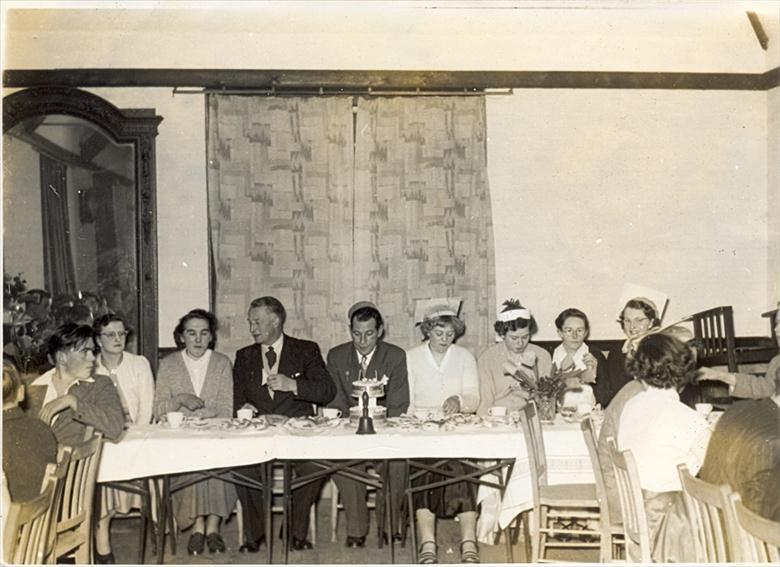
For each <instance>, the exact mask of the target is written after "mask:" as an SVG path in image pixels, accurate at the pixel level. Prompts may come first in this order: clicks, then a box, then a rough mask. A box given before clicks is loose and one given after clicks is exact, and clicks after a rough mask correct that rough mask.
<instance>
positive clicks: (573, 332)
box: [562, 328, 588, 337]
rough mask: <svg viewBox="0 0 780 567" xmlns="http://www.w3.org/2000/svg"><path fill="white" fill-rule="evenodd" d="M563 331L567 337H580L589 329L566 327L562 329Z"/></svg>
mask: <svg viewBox="0 0 780 567" xmlns="http://www.w3.org/2000/svg"><path fill="white" fill-rule="evenodd" d="M562 332H563V334H564V335H566V336H567V337H579V336H582V335H584V334H585V333H587V332H588V330H587V329H585V328H579V329H570V328H564V329H562Z"/></svg>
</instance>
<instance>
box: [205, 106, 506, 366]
mask: <svg viewBox="0 0 780 567" xmlns="http://www.w3.org/2000/svg"><path fill="white" fill-rule="evenodd" d="M352 103H353V101H352V98H351V97H284V98H282V97H279V98H270V97H244V96H235V95H209V97H208V188H209V223H210V231H211V234H210V245H211V253H212V270H213V278H212V280H211V281H212V295H213V309H214V310H215V312H216V314H217V316H218V318H219V320H220V331H219V345H218V348H219V349H220V350H221V351H223V352H226V353H228V354H230V355H232V354H233V353H234V352H235V350H237V349H238V348H240V347H242V346H244V345H246V344H248V343H249V342H250V341H251V337H250V335H249V331H248V327H247V323H246V311H247V307H248V305H249V303H250V302H251V300H252V299H254V298H255V297H259V296H261V295H274V296H275V297H277V298H278V299H280V300H281V301H282V303H283V304H284V305H285V307H286V308H287V310H288V319H287V324H286V326H285V328H286V331H287V332H288V333H289V334H292V335H293V336H300V337H305V338H309V339H312V340H315V341H317V342H318V343H319V344H320V346H321V348H322V350H323V353H324V352H325V351H327V349H329V348H331V347H332V346H334V345H336V344H339V343H342V342H345V341H347V340H349V333H348V326H347V320H346V311H347V309H348V308H349V306H350V305H351V304H352V303H354V302H356V301H358V300H362V299H368V300H371V301H374V302H375V303H376V304H377V305H378V306H379V308H380V310H381V311H382V314H383V315H384V317H385V320H386V331H387V338H388V340H389V341H390V342H393V343H395V344H398V345H399V346H401V347H404V348H408V347H411V346H414V345H415V344H417V343H418V342H419V340H420V335H419V331H418V330H417V329H416V328H415V326H414V321H413V313H414V301H415V300H416V299H421V298H429V297H442V296H444V297H453V296H458V297H462V298H463V300H464V302H463V308H462V310H461V315H462V317H463V319H464V320H465V322H466V324H467V332H466V335H465V336H464V337H463V338H462V339H461V341H460V344H461V345H463V346H465V347H467V348H470V349H471V350H472V352H474V354H475V355H476V354H478V353H479V351H480V350H481V349H482V348H483V347H484V346H485V345H488V344H490V343H491V342H492V340H493V337H494V335H493V332H492V324H493V321H494V318H495V264H494V252H493V233H492V221H491V209H490V194H489V189H488V183H487V164H486V151H485V101H484V98H481V97H420V98H412V97H399V98H375V99H362V98H361V99H359V101H358V107H357V115H356V117H355V118H354V120H355V122H353V109H352ZM353 127H354V132H356V140H355V143H354V144H353ZM353 151H354V153H353Z"/></svg>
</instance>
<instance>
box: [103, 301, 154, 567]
mask: <svg viewBox="0 0 780 567" xmlns="http://www.w3.org/2000/svg"><path fill="white" fill-rule="evenodd" d="M93 330H94V333H95V344H96V345H97V346H98V348H99V349H100V353H99V354H98V355H97V357H96V360H95V374H99V375H103V376H109V377H110V378H111V380H112V381H113V382H114V385H115V386H116V389H117V390H118V391H119V397H120V399H121V401H122V409H123V410H124V413H125V422H126V424H128V425H131V426H132V425H133V424H137V425H145V424H148V423H150V422H151V421H152V403H153V402H154V378H153V377H152V369H151V367H150V366H149V361H148V360H146V358H145V357H143V356H140V355H137V354H133V353H130V352H126V351H125V346H126V345H127V339H128V337H129V336H130V328H129V327H128V325H127V323H126V322H125V320H124V318H123V317H122V316H121V315H116V314H108V315H103V316H101V317H99V318H98V320H97V321H95V324H94V326H93ZM140 505H141V497H140V496H139V495H137V494H132V493H130V492H125V491H120V490H114V489H110V488H105V489H103V490H102V501H101V510H102V512H101V514H100V520H99V521H98V524H97V530H96V531H95V547H96V549H95V562H96V563H114V555H113V553H112V551H111V542H110V535H109V534H110V524H111V519H112V518H113V517H114V515H115V514H116V513H120V514H127V513H128V512H130V510H132V509H133V508H140Z"/></svg>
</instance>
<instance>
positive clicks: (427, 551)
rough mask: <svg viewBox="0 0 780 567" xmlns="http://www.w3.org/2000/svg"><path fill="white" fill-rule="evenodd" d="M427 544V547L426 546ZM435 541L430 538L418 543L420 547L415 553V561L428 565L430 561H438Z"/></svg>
mask: <svg viewBox="0 0 780 567" xmlns="http://www.w3.org/2000/svg"><path fill="white" fill-rule="evenodd" d="M426 546H427V547H426ZM436 552H437V548H436V542H435V541H432V540H428V541H424V542H422V543H421V544H420V549H419V551H418V553H417V563H420V564H422V565H430V564H432V563H438V562H439V556H438V555H437V554H436Z"/></svg>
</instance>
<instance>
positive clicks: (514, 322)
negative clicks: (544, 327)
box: [477, 299, 552, 415]
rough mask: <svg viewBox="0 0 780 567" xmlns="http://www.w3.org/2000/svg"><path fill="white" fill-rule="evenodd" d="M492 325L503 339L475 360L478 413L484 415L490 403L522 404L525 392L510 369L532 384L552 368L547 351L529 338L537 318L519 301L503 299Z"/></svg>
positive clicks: (515, 407) (547, 373) (514, 407)
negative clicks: (477, 377) (502, 304)
mask: <svg viewBox="0 0 780 567" xmlns="http://www.w3.org/2000/svg"><path fill="white" fill-rule="evenodd" d="M493 328H494V329H495V331H496V333H497V334H498V336H499V337H501V339H502V340H501V342H499V343H497V344H495V345H493V346H491V347H489V348H488V349H487V350H485V351H484V352H483V353H482V354H481V355H480V356H479V359H478V360H477V368H478V371H479V390H480V391H479V397H480V403H479V408H478V409H477V413H478V414H479V415H487V413H488V410H489V409H490V407H491V406H504V407H506V408H507V409H508V410H514V409H520V408H522V407H524V406H525V404H526V400H527V399H528V392H527V391H526V390H525V389H524V388H523V387H522V386H521V385H520V383H519V382H517V381H516V380H515V379H514V378H512V377H511V376H510V372H509V370H511V371H512V372H511V373H512V374H514V373H516V372H521V373H522V374H523V376H525V378H526V380H528V381H529V382H530V383H532V384H533V383H536V380H537V379H538V378H539V377H540V376H549V375H550V373H551V371H552V359H551V358H550V354H549V353H548V352H547V351H546V350H545V349H543V348H542V347H540V346H536V345H534V344H531V337H532V336H533V335H534V334H535V333H536V331H537V327H536V319H534V317H533V315H532V314H531V311H530V310H529V309H527V308H525V307H523V306H522V304H521V303H520V302H519V301H518V300H516V299H508V300H506V301H505V302H504V308H503V310H502V311H501V313H499V314H498V320H497V321H496V322H495V325H493Z"/></svg>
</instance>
